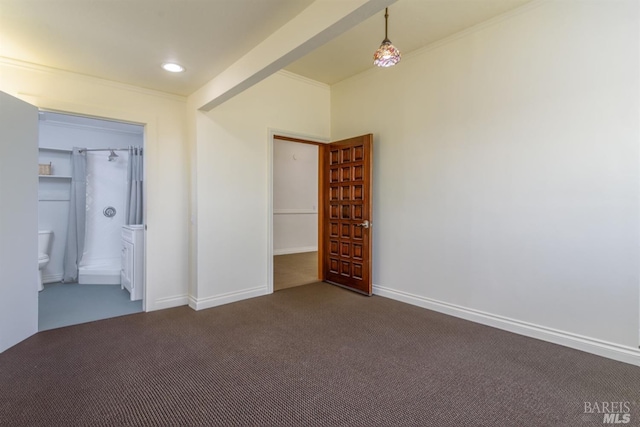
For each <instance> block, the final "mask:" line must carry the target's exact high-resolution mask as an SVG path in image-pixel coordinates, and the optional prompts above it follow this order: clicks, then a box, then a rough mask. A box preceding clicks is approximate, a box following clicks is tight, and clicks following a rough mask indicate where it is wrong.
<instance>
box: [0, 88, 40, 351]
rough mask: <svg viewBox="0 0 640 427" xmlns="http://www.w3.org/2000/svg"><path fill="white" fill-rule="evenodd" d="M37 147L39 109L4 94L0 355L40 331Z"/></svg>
mask: <svg viewBox="0 0 640 427" xmlns="http://www.w3.org/2000/svg"><path fill="white" fill-rule="evenodd" d="M37 148H38V111H37V110H36V109H35V108H34V107H32V106H31V105H28V104H26V103H24V102H22V101H20V100H19V99H16V98H13V97H11V96H9V95H7V94H6V93H2V92H0V207H2V210H1V211H0V236H1V237H0V353H1V352H3V351H5V350H6V349H7V348H9V347H11V346H13V345H15V344H17V343H18V342H20V341H22V340H23V339H25V338H27V337H29V336H30V335H33V334H35V333H36V332H37V331H38V234H37V229H36V227H37V225H38V217H37V216H36V215H37V202H36V197H35V195H36V192H37V190H38V178H37V175H36V171H37V169H36V159H37V156H38V152H37ZM25 165H26V166H27V167H25Z"/></svg>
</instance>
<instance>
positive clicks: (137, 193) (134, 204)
mask: <svg viewBox="0 0 640 427" xmlns="http://www.w3.org/2000/svg"><path fill="white" fill-rule="evenodd" d="M142 164H143V162H142V148H139V147H129V165H128V170H127V200H126V209H125V222H126V223H127V224H129V225H131V224H142V219H143V218H142V178H143V176H144V173H143V170H142Z"/></svg>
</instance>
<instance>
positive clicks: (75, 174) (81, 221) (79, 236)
mask: <svg viewBox="0 0 640 427" xmlns="http://www.w3.org/2000/svg"><path fill="white" fill-rule="evenodd" d="M84 150H86V149H85V148H78V147H73V150H72V152H71V193H70V197H69V217H68V223H67V244H66V245H65V248H64V271H63V275H62V281H63V282H75V281H77V280H78V265H79V264H80V260H81V259H82V252H83V251H84V236H85V225H86V211H87V152H86V151H84Z"/></svg>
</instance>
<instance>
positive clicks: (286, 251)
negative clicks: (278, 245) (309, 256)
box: [273, 246, 318, 255]
mask: <svg viewBox="0 0 640 427" xmlns="http://www.w3.org/2000/svg"><path fill="white" fill-rule="evenodd" d="M302 252H318V247H317V246H302V247H299V248H287V249H274V250H273V254H274V255H289V254H299V253H302Z"/></svg>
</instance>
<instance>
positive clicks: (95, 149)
mask: <svg viewBox="0 0 640 427" xmlns="http://www.w3.org/2000/svg"><path fill="white" fill-rule="evenodd" d="M78 151H79V152H81V153H82V152H83V151H129V149H128V148H83V149H82V150H78Z"/></svg>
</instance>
